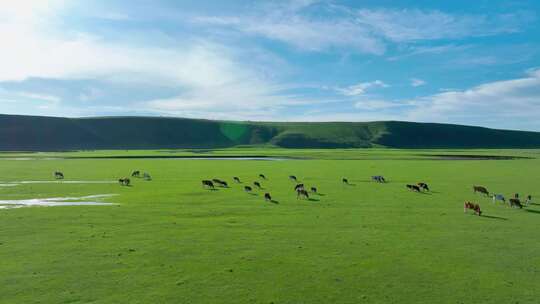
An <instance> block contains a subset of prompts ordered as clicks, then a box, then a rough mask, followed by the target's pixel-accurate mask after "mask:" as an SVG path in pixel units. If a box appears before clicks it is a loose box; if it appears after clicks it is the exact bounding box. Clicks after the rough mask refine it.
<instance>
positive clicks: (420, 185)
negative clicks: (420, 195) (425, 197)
mask: <svg viewBox="0 0 540 304" xmlns="http://www.w3.org/2000/svg"><path fill="white" fill-rule="evenodd" d="M417 185H418V187H420V188H421V189H422V190H426V191H429V186H428V184H426V183H417Z"/></svg>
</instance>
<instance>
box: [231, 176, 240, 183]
mask: <svg viewBox="0 0 540 304" xmlns="http://www.w3.org/2000/svg"><path fill="white" fill-rule="evenodd" d="M233 179H234V182H235V183H238V184H239V183H241V182H240V179H239V178H238V177H236V176H235V177H233Z"/></svg>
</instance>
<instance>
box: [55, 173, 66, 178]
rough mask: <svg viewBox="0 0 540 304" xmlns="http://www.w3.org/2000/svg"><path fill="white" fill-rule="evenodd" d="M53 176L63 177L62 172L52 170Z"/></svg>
mask: <svg viewBox="0 0 540 304" xmlns="http://www.w3.org/2000/svg"><path fill="white" fill-rule="evenodd" d="M54 178H56V179H64V173H62V172H60V171H55V172H54Z"/></svg>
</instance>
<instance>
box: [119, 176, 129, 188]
mask: <svg viewBox="0 0 540 304" xmlns="http://www.w3.org/2000/svg"><path fill="white" fill-rule="evenodd" d="M118 183H120V185H122V186H129V184H130V183H131V181H130V180H129V178H127V177H124V178H121V179H119V180H118Z"/></svg>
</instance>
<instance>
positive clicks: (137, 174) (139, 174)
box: [131, 170, 141, 177]
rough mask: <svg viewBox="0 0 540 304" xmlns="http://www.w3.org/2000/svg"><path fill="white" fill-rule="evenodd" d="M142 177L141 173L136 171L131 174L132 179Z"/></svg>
mask: <svg viewBox="0 0 540 304" xmlns="http://www.w3.org/2000/svg"><path fill="white" fill-rule="evenodd" d="M139 176H141V171H139V170H135V171H133V172H132V173H131V177H139Z"/></svg>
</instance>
